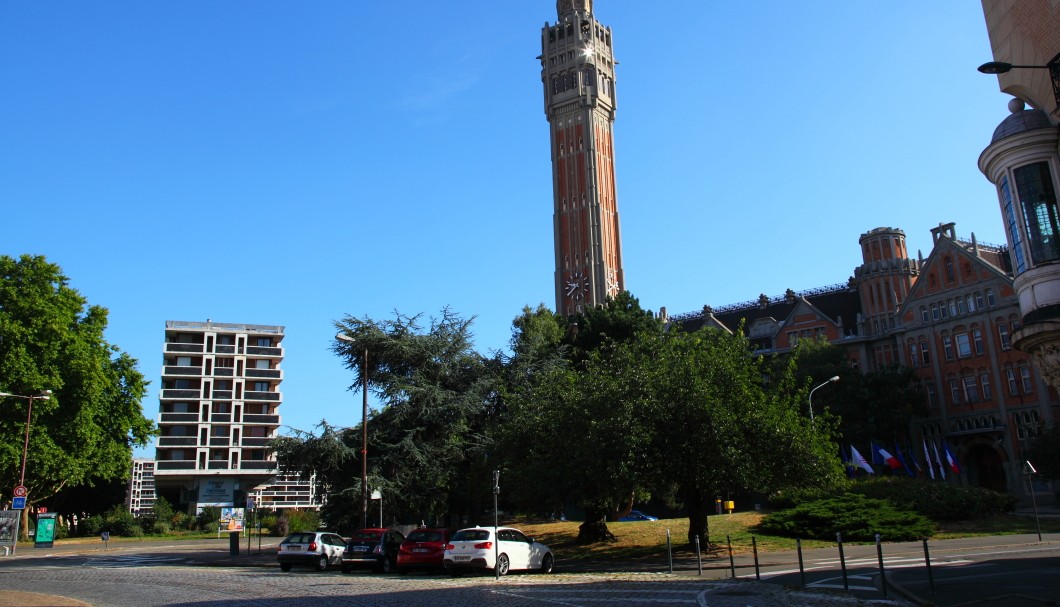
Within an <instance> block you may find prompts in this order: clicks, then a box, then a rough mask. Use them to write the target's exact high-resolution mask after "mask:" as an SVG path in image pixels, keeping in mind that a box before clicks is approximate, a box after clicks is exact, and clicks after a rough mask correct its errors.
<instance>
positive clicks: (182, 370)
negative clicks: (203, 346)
mask: <svg viewBox="0 0 1060 607" xmlns="http://www.w3.org/2000/svg"><path fill="white" fill-rule="evenodd" d="M162 375H202V367H188V366H166V367H162Z"/></svg>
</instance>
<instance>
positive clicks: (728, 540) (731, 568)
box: [725, 535, 736, 580]
mask: <svg viewBox="0 0 1060 607" xmlns="http://www.w3.org/2000/svg"><path fill="white" fill-rule="evenodd" d="M725 543H726V544H728V545H729V571H731V572H732V579H734V580H735V579H736V561H734V560H733V558H732V538H731V537H729V536H728V535H726V536H725Z"/></svg>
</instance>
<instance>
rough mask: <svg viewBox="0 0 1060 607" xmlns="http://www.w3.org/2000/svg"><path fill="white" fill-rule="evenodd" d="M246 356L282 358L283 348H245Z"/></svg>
mask: <svg viewBox="0 0 1060 607" xmlns="http://www.w3.org/2000/svg"><path fill="white" fill-rule="evenodd" d="M247 354H253V355H255V356H282V355H283V348H272V347H265V346H247Z"/></svg>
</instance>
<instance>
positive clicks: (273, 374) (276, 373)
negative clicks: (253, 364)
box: [247, 369, 283, 379]
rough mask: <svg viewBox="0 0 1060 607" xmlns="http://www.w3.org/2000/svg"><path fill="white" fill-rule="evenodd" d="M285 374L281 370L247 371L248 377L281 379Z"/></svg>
mask: <svg viewBox="0 0 1060 607" xmlns="http://www.w3.org/2000/svg"><path fill="white" fill-rule="evenodd" d="M282 373H283V372H282V371H280V370H279V369H247V377H268V378H273V379H276V378H279V377H280V376H281V374H282Z"/></svg>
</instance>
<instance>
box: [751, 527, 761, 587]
mask: <svg viewBox="0 0 1060 607" xmlns="http://www.w3.org/2000/svg"><path fill="white" fill-rule="evenodd" d="M751 550H752V551H753V552H754V555H755V580H757V581H759V582H761V581H762V573H761V572H760V571H759V570H758V540H757V539H756V538H755V536H753V535H752V536H751Z"/></svg>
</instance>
